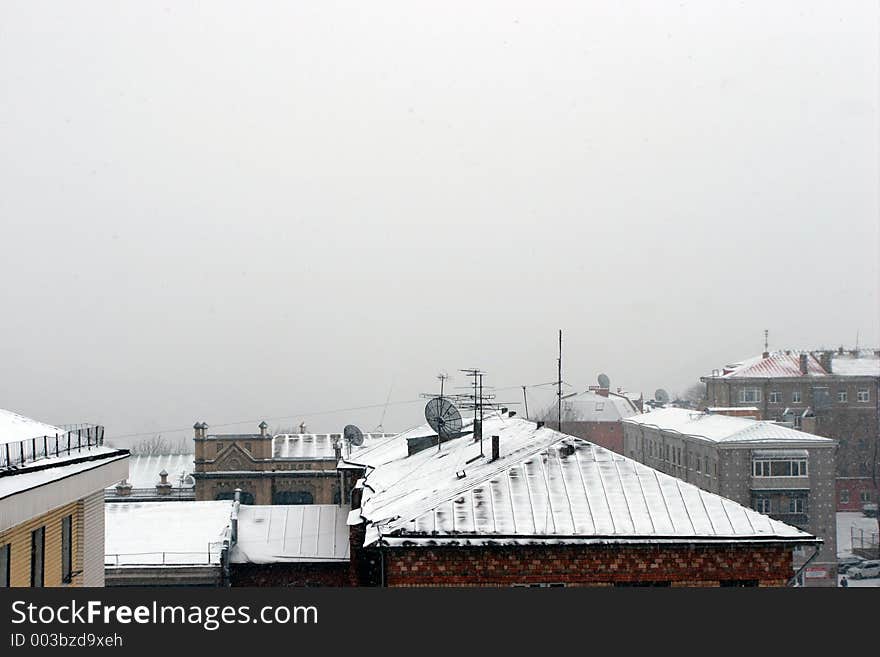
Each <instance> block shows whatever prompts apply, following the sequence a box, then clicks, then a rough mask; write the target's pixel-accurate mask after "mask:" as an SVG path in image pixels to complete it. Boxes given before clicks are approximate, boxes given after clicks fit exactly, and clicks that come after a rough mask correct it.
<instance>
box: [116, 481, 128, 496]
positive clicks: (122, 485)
mask: <svg viewBox="0 0 880 657" xmlns="http://www.w3.org/2000/svg"><path fill="white" fill-rule="evenodd" d="M116 494H117V495H119V496H120V497H127V496H129V495H131V484H130V483H128V480H126V479H123V480H122V481H120V482H119V483H118V484H116Z"/></svg>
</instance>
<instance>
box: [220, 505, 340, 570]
mask: <svg viewBox="0 0 880 657" xmlns="http://www.w3.org/2000/svg"><path fill="white" fill-rule="evenodd" d="M348 514H349V509H348V508H347V507H345V508H343V507H341V506H339V505H336V504H300V505H291V506H280V505H276V506H244V505H242V506H240V507H239V510H238V542H237V543H236V545H235V547H233V548H232V551H231V554H230V560H231V561H232V562H233V563H278V562H327V561H348V559H349V542H348V525H347V524H346V520H347V518H348Z"/></svg>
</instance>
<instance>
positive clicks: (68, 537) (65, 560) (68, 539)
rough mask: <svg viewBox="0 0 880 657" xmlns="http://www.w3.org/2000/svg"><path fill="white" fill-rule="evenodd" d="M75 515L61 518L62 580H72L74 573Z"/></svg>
mask: <svg viewBox="0 0 880 657" xmlns="http://www.w3.org/2000/svg"><path fill="white" fill-rule="evenodd" d="M72 543H73V516H65V517H64V518H62V519H61V581H62V582H65V583H67V582H70V580H71V579H72V577H71V574H72V573H73V549H72Z"/></svg>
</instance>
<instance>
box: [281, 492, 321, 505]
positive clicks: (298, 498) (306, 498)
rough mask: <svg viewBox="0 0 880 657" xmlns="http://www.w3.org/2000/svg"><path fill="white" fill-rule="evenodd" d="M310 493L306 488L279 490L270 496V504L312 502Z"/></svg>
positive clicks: (313, 501)
mask: <svg viewBox="0 0 880 657" xmlns="http://www.w3.org/2000/svg"><path fill="white" fill-rule="evenodd" d="M314 503H315V500H314V497H313V496H312V494H311V493H310V492H309V491H306V490H296V491H291V490H279V491H275V494H274V495H273V496H272V504H314Z"/></svg>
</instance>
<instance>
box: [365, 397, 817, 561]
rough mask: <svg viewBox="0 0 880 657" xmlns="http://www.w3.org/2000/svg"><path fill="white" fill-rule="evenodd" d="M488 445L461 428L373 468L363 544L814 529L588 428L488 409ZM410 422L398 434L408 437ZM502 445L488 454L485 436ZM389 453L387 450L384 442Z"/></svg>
mask: <svg viewBox="0 0 880 657" xmlns="http://www.w3.org/2000/svg"><path fill="white" fill-rule="evenodd" d="M483 429H484V433H483V435H484V446H483V447H484V453H485V456H484V457H480V446H479V444H478V443H475V442H474V440H473V436H472V435H463V436H461V437H459V438H456V439H453V440H450V441H448V442H446V443H443V444H442V447H441V449H439V450H438V449H436V448H429V449H425V450H422V451H420V452H417V453H415V454H412V455H410V456H403V457H398V458H396V459H392V460H388V461H386V462H385V463H384V464H379V465H377V466H375V469H369V468H368V472H367V475H366V479H365V482H364V494H363V499H362V502H361V509H360V517H361V518H362V519H363V520H364V521H366V523H367V528H366V539H365V544H366V545H370V544H373V543H376V542H378V541H382V542H384V543H386V544H388V545H392V546H394V545H408V544H425V543H427V544H439V543H444V544H459V545H481V544H482V545H485V544H510V545H517V544H528V543H536V542H548V541H549V542H553V543H632V542H637V543H641V542H648V543H658V542H667V541H672V542H715V541H731V540H733V541H753V540H784V541H794V542H798V541H806V542H811V541H815V537H813V536H811V535H810V534H807V533H805V532H803V531H801V530H799V529H797V528H795V527H791V526H789V525H786V524H784V523H782V522H778V521H776V520H773V519H771V518H770V517H768V516H766V515H762V514H760V513H757V512H756V511H753V510H751V509H748V508H746V507H743V506H741V505H739V504H737V503H735V502H733V501H731V500H727V499H725V498H722V497H720V496H718V495H714V494H712V493H709V492H707V491H703V490H701V489H700V488H698V487H696V486H693V485H691V484H688V483H685V482H684V481H681V480H679V479H676V478H675V477H672V476H670V475H666V474H664V473H662V472H659V471H657V470H653V469H652V468H649V467H648V466H645V465H643V464H641V463H638V462H636V461H634V460H632V459H628V458H626V457H624V456H622V455H620V454H617V453H615V452H612V451H610V450H607V449H604V448H602V447H599V446H597V445H594V444H592V443H589V442H587V441H585V440H582V439H579V438H574V437H572V436H567V435H565V434H561V433H559V432H557V431H553V430H552V429H549V428H547V427H540V428H539V427H538V426H537V425H536V424H535V423H534V422H530V421H528V420H524V419H521V418H518V417H513V418H511V417H509V416H506V415H501V414H493V415H491V416H489V417H487V418H486V419H485V423H484V427H483ZM405 435H406V434H401V436H400V437H398V439H399V440H398V442H403V444H404V449H405V444H406V441H405V438H403V437H404V436H405ZM492 435H498V436H499V441H500V457H499V458H498V459H497V460H495V461H492V460H490V454H491V446H490V445H491V438H490V436H492ZM386 455H387V451H386Z"/></svg>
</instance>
